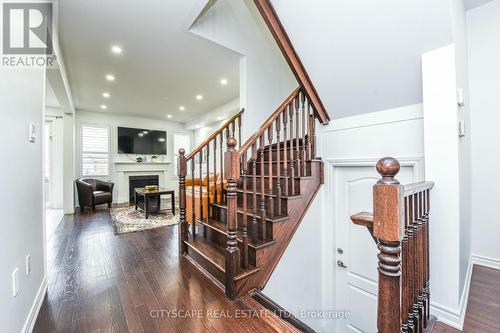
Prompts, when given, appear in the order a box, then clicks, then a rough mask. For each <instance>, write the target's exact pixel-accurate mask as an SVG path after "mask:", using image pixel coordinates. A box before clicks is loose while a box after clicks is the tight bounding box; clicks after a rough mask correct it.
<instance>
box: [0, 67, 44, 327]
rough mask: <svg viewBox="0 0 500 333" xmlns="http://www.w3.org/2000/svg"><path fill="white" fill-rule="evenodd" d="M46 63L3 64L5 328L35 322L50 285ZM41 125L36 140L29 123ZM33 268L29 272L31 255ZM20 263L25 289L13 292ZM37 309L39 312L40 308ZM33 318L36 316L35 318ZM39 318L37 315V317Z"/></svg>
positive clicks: (1, 275)
mask: <svg viewBox="0 0 500 333" xmlns="http://www.w3.org/2000/svg"><path fill="white" fill-rule="evenodd" d="M44 72H45V71H44V70H43V69H21V68H16V69H3V70H0V110H1V111H0V112H1V114H2V121H1V122H0V140H1V141H2V142H4V144H3V145H2V153H3V156H4V163H2V172H1V173H0V184H2V191H1V193H0V209H1V211H2V225H3V226H4V230H3V231H2V233H0V253H2V257H1V264H0V323H1V327H2V329H1V330H2V331H3V332H21V331H22V330H23V326H25V325H26V326H25V329H28V326H29V325H31V322H29V320H28V318H29V315H30V313H31V314H34V313H35V312H36V306H37V305H38V303H37V300H41V299H37V295H40V296H41V297H43V295H44V292H45V290H46V282H45V268H44V267H45V264H44V242H43V241H44V230H43V221H44V215H45V214H44V207H43V202H44V194H43V152H42V143H43V136H42V135H43V125H44V115H43V114H44V96H45V91H44V84H45V74H44ZM30 122H31V123H33V124H35V126H36V132H37V139H36V142H35V143H31V142H29V141H28V125H29V123H30ZM28 254H30V255H31V261H32V271H31V274H30V275H29V276H26V274H25V269H24V267H25V257H26V255H28ZM16 267H17V268H18V269H19V272H18V274H19V293H18V295H17V296H16V297H13V296H12V279H11V274H12V272H13V270H14V269H15V268H16ZM35 315H36V314H35ZM31 319H32V318H31ZM33 320H34V319H33Z"/></svg>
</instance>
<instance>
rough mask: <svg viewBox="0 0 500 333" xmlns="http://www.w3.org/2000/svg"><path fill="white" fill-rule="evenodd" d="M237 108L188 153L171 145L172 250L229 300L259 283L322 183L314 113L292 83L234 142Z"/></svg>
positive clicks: (259, 286) (238, 129)
mask: <svg viewBox="0 0 500 333" xmlns="http://www.w3.org/2000/svg"><path fill="white" fill-rule="evenodd" d="M242 113H243V110H242V111H241V112H240V113H238V114H237V115H235V116H234V117H233V118H231V119H229V121H228V122H227V123H226V124H225V125H224V126H222V127H221V128H220V129H219V130H218V131H216V132H215V133H214V134H212V135H211V136H210V137H209V138H208V139H207V140H206V141H205V142H203V143H202V145H200V146H199V147H198V148H196V149H195V150H194V151H193V152H192V153H191V154H190V155H189V156H187V157H186V156H185V152H184V150H182V149H181V150H180V151H179V156H180V157H179V193H180V200H179V201H180V202H179V206H180V222H179V226H180V229H179V230H180V232H179V248H180V254H181V255H184V256H185V257H186V258H187V259H188V260H189V262H191V263H192V264H193V265H194V266H195V267H196V268H197V269H199V270H200V271H201V272H202V273H203V274H205V275H206V276H207V277H208V278H209V279H210V280H211V281H213V283H214V284H215V285H216V286H218V287H219V288H220V289H221V290H222V291H224V292H225V293H226V295H227V297H228V298H230V299H235V298H237V297H240V296H243V295H245V294H247V293H248V292H249V291H251V290H255V289H257V290H260V289H262V288H263V287H264V286H265V284H266V282H267V281H268V280H269V277H270V276H271V274H272V272H273V270H274V268H275V267H276V265H277V263H278V262H279V260H280V258H281V256H282V255H283V253H284V251H285V249H286V247H287V245H288V243H289V242H290V240H291V238H292V237H293V234H294V233H295V230H297V227H298V226H299V224H300V222H301V220H302V218H303V216H304V214H305V213H306V211H307V209H308V207H309V205H310V204H311V202H312V201H313V199H314V196H315V195H316V193H317V192H318V190H319V188H320V186H321V184H322V182H323V162H322V161H321V159H319V158H317V157H316V154H315V135H314V133H315V119H316V117H317V116H316V114H315V112H314V109H313V107H312V105H311V104H310V103H309V101H308V99H307V97H306V95H305V94H304V93H303V92H302V90H301V89H300V88H299V89H297V90H295V91H294V92H293V93H292V94H291V95H290V97H288V98H287V100H286V101H285V102H284V103H283V104H282V105H281V106H280V107H279V108H278V109H277V110H276V111H275V112H274V113H273V114H272V115H271V116H270V117H269V118H268V119H267V120H266V122H265V123H264V124H263V125H262V126H261V127H260V128H259V130H258V131H257V132H255V134H254V135H252V137H250V138H249V139H248V140H247V141H246V142H245V143H244V144H243V145H241V146H240V147H239V149H237V141H236V139H235V136H237V135H236V132H238V137H239V141H240V143H241V124H242V123H241V115H242ZM236 123H237V124H238V126H236ZM225 147H226V150H225V151H223V148H225ZM189 166H190V169H189V170H190V171H191V172H190V175H189V176H188V175H187V173H188V167H189ZM217 174H220V175H221V176H222V177H221V178H222V179H223V180H224V181H221V180H218V179H217V177H216V176H214V175H217ZM207 175H212V176H211V177H209V178H207V179H208V181H207V182H205V184H204V185H202V182H201V181H199V182H198V183H199V184H197V185H194V184H195V183H196V182H195V181H194V178H195V177H197V176H198V178H200V180H201V179H203V178H206V176H207ZM190 178H191V182H190V184H191V185H187V186H186V179H187V180H188V182H189V179H190ZM221 190H222V193H217V191H218V192H221ZM212 192H214V195H212V196H211V195H209V193H212ZM196 193H197V194H198V196H196ZM200 193H206V195H200ZM187 198H189V200H187ZM188 201H189V204H190V205H191V207H190V208H191V216H186V205H187V203H188ZM195 201H199V205H198V208H196V206H195ZM196 203H197V204H198V202H196ZM202 207H208V209H205V210H204V209H203V208H202ZM189 221H194V223H189Z"/></svg>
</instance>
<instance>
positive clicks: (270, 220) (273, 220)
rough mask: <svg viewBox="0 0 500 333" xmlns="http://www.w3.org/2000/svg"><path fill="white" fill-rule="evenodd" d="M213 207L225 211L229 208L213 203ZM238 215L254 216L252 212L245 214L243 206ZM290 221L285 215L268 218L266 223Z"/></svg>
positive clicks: (239, 208)
mask: <svg viewBox="0 0 500 333" xmlns="http://www.w3.org/2000/svg"><path fill="white" fill-rule="evenodd" d="M211 205H214V206H216V207H219V208H224V209H227V206H226V205H225V204H222V203H211ZM238 214H247V215H249V216H252V215H253V213H252V212H248V211H247V212H246V213H245V212H244V211H243V209H242V207H241V206H238ZM286 220H288V216H286V215H283V216H275V217H272V218H270V217H266V221H269V222H273V223H277V222H283V221H286Z"/></svg>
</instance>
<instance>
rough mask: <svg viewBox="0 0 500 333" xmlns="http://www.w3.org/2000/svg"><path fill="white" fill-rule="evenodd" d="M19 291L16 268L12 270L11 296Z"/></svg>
mask: <svg viewBox="0 0 500 333" xmlns="http://www.w3.org/2000/svg"><path fill="white" fill-rule="evenodd" d="M18 293H19V270H18V269H17V268H16V269H14V271H13V272H12V296H14V297H16V296H17V294H18Z"/></svg>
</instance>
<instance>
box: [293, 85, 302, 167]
mask: <svg viewBox="0 0 500 333" xmlns="http://www.w3.org/2000/svg"><path fill="white" fill-rule="evenodd" d="M299 106H300V94H299V95H297V97H296V98H295V160H296V161H297V162H296V163H295V168H296V170H295V174H296V175H297V177H300V176H301V174H300V173H301V170H302V163H301V161H300V117H299Z"/></svg>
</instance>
